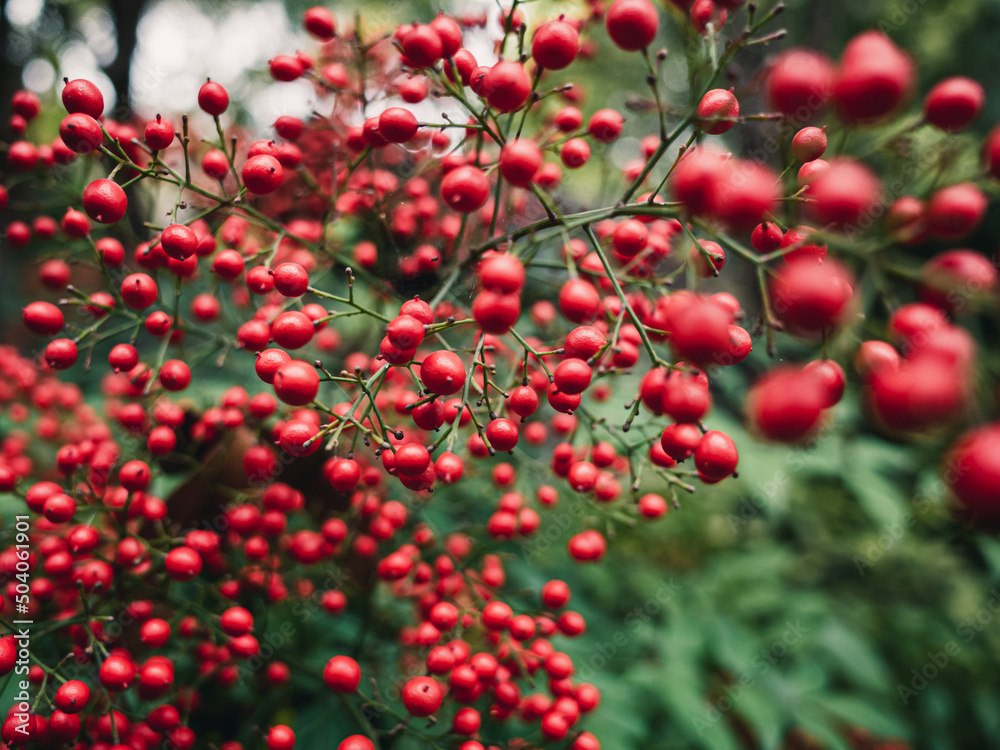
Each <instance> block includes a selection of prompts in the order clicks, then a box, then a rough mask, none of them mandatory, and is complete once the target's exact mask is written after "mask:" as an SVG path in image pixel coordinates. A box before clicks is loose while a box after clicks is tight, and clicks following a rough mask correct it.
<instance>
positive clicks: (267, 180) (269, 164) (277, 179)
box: [240, 154, 284, 195]
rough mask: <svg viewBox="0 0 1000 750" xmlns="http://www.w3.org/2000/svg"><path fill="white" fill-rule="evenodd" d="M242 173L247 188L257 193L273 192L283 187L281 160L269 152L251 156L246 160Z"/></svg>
mask: <svg viewBox="0 0 1000 750" xmlns="http://www.w3.org/2000/svg"><path fill="white" fill-rule="evenodd" d="M240 174H241V176H242V178H243V184H244V185H246V186H247V189H248V190H249V191H250V192H251V193H256V194H257V195H266V194H268V193H273V192H274V191H275V190H277V189H278V188H279V187H281V182H282V180H283V179H284V169H283V168H282V166H281V162H279V161H278V160H277V159H275V158H274V157H273V156H268V155H267V154H259V155H257V156H251V157H250V158H249V159H247V160H246V163H245V164H244V165H243V169H242V171H241V173H240Z"/></svg>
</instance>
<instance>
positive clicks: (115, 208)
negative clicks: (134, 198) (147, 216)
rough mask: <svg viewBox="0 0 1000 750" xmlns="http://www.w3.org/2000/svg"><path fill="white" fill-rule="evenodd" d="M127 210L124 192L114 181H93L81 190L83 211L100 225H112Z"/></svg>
mask: <svg viewBox="0 0 1000 750" xmlns="http://www.w3.org/2000/svg"><path fill="white" fill-rule="evenodd" d="M127 208H128V199H127V198H126V197H125V191H124V190H122V189H121V186H120V185H119V184H118V183H117V182H115V181H114V180H103V179H102V180H94V181H93V182H91V183H90V184H89V185H87V187H85V188H84V189H83V210H84V211H86V212H87V216H89V217H90V218H91V219H93V220H94V221H96V222H98V223H100V224H114V223H115V222H116V221H118V220H119V219H121V218H122V217H123V216H124V215H125V210H126V209H127Z"/></svg>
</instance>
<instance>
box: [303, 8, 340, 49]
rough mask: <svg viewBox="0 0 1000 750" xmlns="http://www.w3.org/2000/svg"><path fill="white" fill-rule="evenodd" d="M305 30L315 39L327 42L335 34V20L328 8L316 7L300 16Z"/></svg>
mask: <svg viewBox="0 0 1000 750" xmlns="http://www.w3.org/2000/svg"><path fill="white" fill-rule="evenodd" d="M302 25H303V26H304V27H305V30H306V31H308V32H309V33H310V34H312V35H313V36H314V37H316V38H317V39H320V40H322V41H328V40H330V39H333V37H334V35H335V34H336V33H337V20H336V19H335V18H334V16H333V12H332V11H330V10H329V9H328V8H324V7H322V6H316V7H313V8H309V9H308V10H307V11H306V12H305V13H303V14H302Z"/></svg>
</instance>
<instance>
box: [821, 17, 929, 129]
mask: <svg viewBox="0 0 1000 750" xmlns="http://www.w3.org/2000/svg"><path fill="white" fill-rule="evenodd" d="M914 77H915V71H914V65H913V61H912V60H911V59H910V58H909V57H907V56H906V54H905V53H904V52H903V51H902V50H900V49H899V48H898V47H897V46H896V45H895V44H893V43H892V41H891V40H890V39H889V37H887V36H886V35H885V34H883V33H881V32H879V31H867V32H865V33H863V34H859V35H858V36H856V37H854V38H853V39H852V40H851V41H850V42H848V44H847V47H845V48H844V53H843V55H842V56H841V60H840V67H839V68H838V69H837V74H836V80H835V82H834V84H833V99H834V101H835V102H836V104H837V108H838V110H839V111H840V114H841V117H843V118H844V119H845V120H849V121H868V120H878V119H881V118H882V117H885V116H886V115H888V114H890V113H892V112H893V111H895V110H896V108H897V107H898V106H899V105H900V104H901V103H902V101H903V99H904V98H905V97H906V96H907V95H908V94H909V93H910V91H911V89H912V88H913V83H914Z"/></svg>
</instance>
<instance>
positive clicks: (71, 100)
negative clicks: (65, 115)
mask: <svg viewBox="0 0 1000 750" xmlns="http://www.w3.org/2000/svg"><path fill="white" fill-rule="evenodd" d="M63 80H65V82H66V85H65V86H64V87H63V90H62V103H63V106H64V107H66V111H67V112H69V113H70V114H73V113H77V112H80V113H83V114H85V115H89V116H90V117H93V118H95V119H96V118H98V117H100V116H101V115H102V114H104V96H103V95H102V94H101V90H100V89H99V88H97V86H96V85H94V84H93V83H92V82H90V81H88V80H86V79H83V78H77V79H75V80H72V81H70V80H66V79H63Z"/></svg>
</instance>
